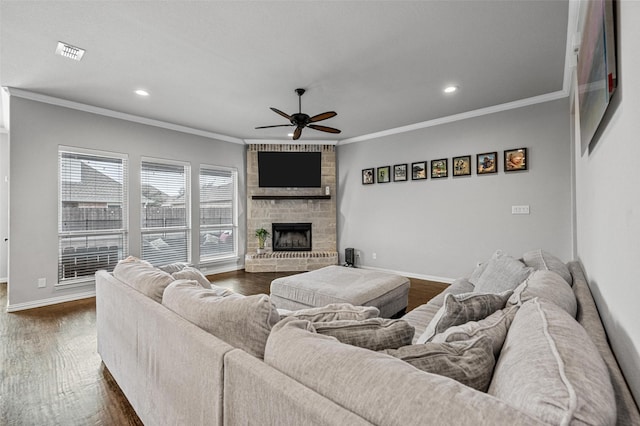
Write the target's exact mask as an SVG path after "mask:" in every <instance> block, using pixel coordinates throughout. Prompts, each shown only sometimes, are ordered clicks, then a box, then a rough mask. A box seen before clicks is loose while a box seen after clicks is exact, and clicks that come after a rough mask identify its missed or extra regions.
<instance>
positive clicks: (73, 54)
mask: <svg viewBox="0 0 640 426" xmlns="http://www.w3.org/2000/svg"><path fill="white" fill-rule="evenodd" d="M56 55H60V56H64V57H65V58H69V59H74V60H76V61H79V60H81V59H82V57H83V56H84V49H80V48H79V47H75V46H72V45H70V44H67V43H63V42H61V41H59V42H58V47H57V48H56Z"/></svg>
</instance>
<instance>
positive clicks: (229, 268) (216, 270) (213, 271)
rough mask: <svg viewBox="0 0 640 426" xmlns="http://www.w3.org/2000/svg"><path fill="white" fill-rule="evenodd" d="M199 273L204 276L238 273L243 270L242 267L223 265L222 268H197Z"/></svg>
mask: <svg viewBox="0 0 640 426" xmlns="http://www.w3.org/2000/svg"><path fill="white" fill-rule="evenodd" d="M198 269H200V272H202V273H203V274H204V275H215V274H223V273H225V272H233V271H240V270H242V269H244V265H235V264H234V265H223V266H203V265H201V266H199V267H198Z"/></svg>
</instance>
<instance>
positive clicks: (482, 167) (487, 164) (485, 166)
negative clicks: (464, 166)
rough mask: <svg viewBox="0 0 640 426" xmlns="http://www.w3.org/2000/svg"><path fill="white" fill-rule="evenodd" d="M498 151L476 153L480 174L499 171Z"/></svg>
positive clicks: (477, 169) (477, 168)
mask: <svg viewBox="0 0 640 426" xmlns="http://www.w3.org/2000/svg"><path fill="white" fill-rule="evenodd" d="M497 158H498V153H497V152H495V151H494V152H485V153H484V154H476V171H477V173H478V174H479V175H485V174H489V173H498V162H497V161H496V160H497Z"/></svg>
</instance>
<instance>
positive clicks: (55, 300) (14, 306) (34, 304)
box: [7, 290, 96, 312]
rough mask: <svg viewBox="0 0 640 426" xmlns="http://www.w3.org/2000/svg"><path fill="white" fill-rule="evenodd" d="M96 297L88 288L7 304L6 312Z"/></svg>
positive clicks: (94, 292)
mask: <svg viewBox="0 0 640 426" xmlns="http://www.w3.org/2000/svg"><path fill="white" fill-rule="evenodd" d="M91 297H96V291H95V290H90V291H85V292H83V293H74V294H69V295H66V296H57V297H51V298H49V299H40V300H34V301H32V302H24V303H14V304H7V312H18V311H26V310H27V309H34V308H43V307H45V306H51V305H57V304H59V303H65V302H74V301H76V300H82V299H89V298H91Z"/></svg>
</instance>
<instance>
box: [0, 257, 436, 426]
mask: <svg viewBox="0 0 640 426" xmlns="http://www.w3.org/2000/svg"><path fill="white" fill-rule="evenodd" d="M292 274H294V272H278V273H276V272H264V273H247V272H245V271H244V270H241V271H233V272H227V273H224V274H217V275H210V276H209V277H208V278H209V279H210V280H211V281H212V282H213V283H215V284H216V285H220V286H223V287H227V288H230V289H232V290H233V291H235V292H237V293H240V294H245V295H252V294H260V293H266V294H268V293H269V286H270V284H271V281H272V280H274V279H275V278H278V277H282V276H288V275H292ZM446 287H447V284H442V283H435V282H430V281H423V280H415V279H411V288H410V290H409V306H408V309H407V310H408V311H409V310H411V309H413V308H415V307H416V306H419V305H421V304H423V303H426V302H427V301H428V300H430V299H431V298H433V297H434V296H436V295H437V294H439V293H440V292H441V291H443V290H444V289H445V288H446ZM6 305H7V285H6V284H2V283H0V306H6ZM0 425H2V426H4V425H11V426H22V425H65V426H66V425H123V426H128V425H142V422H141V421H140V419H139V418H138V416H137V415H136V413H135V411H134V410H133V408H132V407H131V405H130V404H129V402H128V401H127V399H126V398H125V396H124V394H123V393H122V391H121V390H120V388H119V387H118V385H117V383H116V382H115V380H114V379H113V377H112V376H111V374H110V373H109V371H108V370H107V368H106V367H105V366H104V364H103V363H102V361H101V359H100V356H99V355H98V353H97V339H96V310H95V299H93V298H92V299H84V300H79V301H76V302H68V303H62V304H58V305H53V306H48V307H44V308H37V309H31V310H27V311H21V312H14V313H7V312H6V311H5V310H4V309H3V310H2V312H0Z"/></svg>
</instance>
